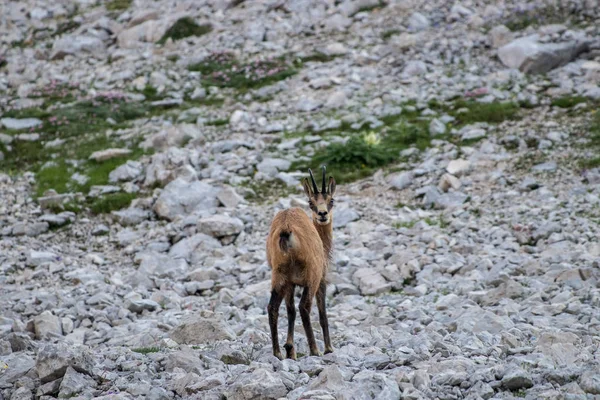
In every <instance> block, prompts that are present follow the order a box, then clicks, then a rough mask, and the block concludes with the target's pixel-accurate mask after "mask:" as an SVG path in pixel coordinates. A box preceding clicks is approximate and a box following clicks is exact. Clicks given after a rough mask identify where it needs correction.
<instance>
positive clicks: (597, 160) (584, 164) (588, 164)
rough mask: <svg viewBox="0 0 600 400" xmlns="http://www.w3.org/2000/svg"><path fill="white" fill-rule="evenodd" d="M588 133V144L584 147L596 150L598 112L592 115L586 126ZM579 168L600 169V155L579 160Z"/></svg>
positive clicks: (599, 123) (599, 131)
mask: <svg viewBox="0 0 600 400" xmlns="http://www.w3.org/2000/svg"><path fill="white" fill-rule="evenodd" d="M588 132H589V139H590V141H589V143H587V144H586V145H585V147H586V149H588V150H589V149H590V148H592V149H594V150H598V148H599V147H600V112H598V111H596V112H594V113H593V117H592V120H591V121H590V124H589V126H588ZM579 167H580V168H582V169H592V168H597V167H600V155H596V156H593V157H592V158H587V159H580V160H579Z"/></svg>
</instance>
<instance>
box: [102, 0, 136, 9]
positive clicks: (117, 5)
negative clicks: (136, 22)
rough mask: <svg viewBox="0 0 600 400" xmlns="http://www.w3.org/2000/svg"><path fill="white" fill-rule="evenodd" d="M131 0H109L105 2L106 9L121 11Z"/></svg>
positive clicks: (129, 4) (126, 7) (127, 6)
mask: <svg viewBox="0 0 600 400" xmlns="http://www.w3.org/2000/svg"><path fill="white" fill-rule="evenodd" d="M131 3H133V0H110V1H109V2H108V3H106V9H107V10H108V11H123V10H127V9H128V8H129V7H131Z"/></svg>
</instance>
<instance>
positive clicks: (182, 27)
mask: <svg viewBox="0 0 600 400" xmlns="http://www.w3.org/2000/svg"><path fill="white" fill-rule="evenodd" d="M210 31H212V25H210V24H202V25H198V24H197V23H196V22H195V21H194V20H193V19H192V18H190V17H183V18H180V19H178V20H177V22H175V23H174V24H173V26H172V27H170V28H169V29H168V30H167V31H166V32H165V34H164V35H163V36H162V37H161V38H160V40H159V41H158V42H156V43H158V44H165V42H166V41H167V40H168V39H169V38H171V39H173V41H177V40H181V39H184V38H186V37H190V36H202V35H206V34H207V33H209V32H210Z"/></svg>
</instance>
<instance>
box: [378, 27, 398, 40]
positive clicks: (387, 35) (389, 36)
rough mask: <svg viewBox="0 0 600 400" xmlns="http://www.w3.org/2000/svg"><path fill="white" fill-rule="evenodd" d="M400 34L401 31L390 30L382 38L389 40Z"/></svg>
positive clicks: (384, 32)
mask: <svg viewBox="0 0 600 400" xmlns="http://www.w3.org/2000/svg"><path fill="white" fill-rule="evenodd" d="M399 33H400V29H388V30H386V31H383V33H382V34H381V38H382V39H383V40H387V39H389V38H391V37H392V36H394V35H397V34H399Z"/></svg>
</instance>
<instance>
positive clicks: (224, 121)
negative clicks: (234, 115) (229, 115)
mask: <svg viewBox="0 0 600 400" xmlns="http://www.w3.org/2000/svg"><path fill="white" fill-rule="evenodd" d="M206 125H209V126H223V125H229V120H228V119H215V120H212V121H208V122H207V123H206Z"/></svg>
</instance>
